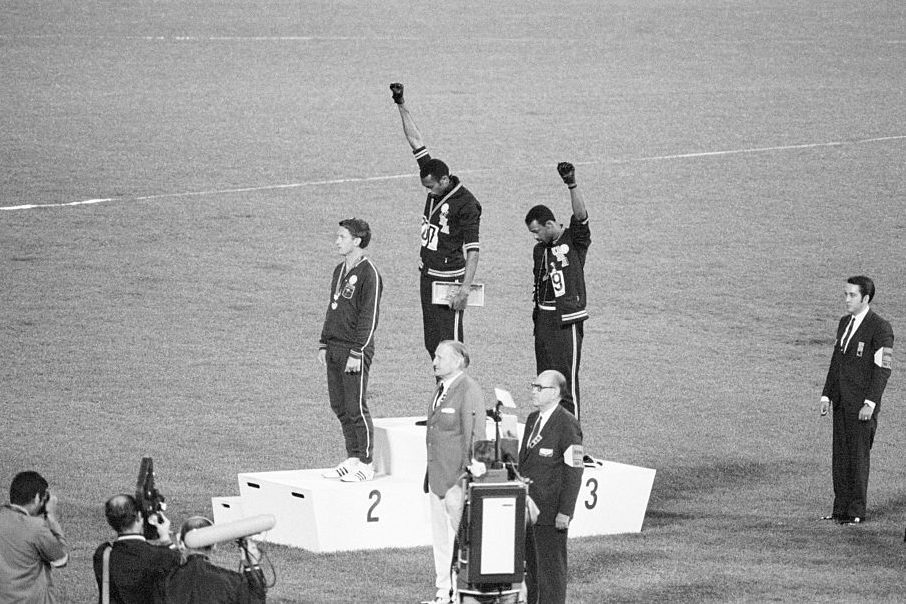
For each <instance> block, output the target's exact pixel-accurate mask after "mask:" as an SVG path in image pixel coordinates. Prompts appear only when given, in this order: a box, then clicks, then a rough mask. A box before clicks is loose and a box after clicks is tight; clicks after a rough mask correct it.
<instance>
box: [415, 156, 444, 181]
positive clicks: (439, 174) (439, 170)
mask: <svg viewBox="0 0 906 604" xmlns="http://www.w3.org/2000/svg"><path fill="white" fill-rule="evenodd" d="M419 176H421V177H422V178H428V177H429V176H432V177H433V178H434V180H437V181H439V180H440V179H441V178H443V177H444V176H450V168H449V167H447V164H445V163H444V162H442V161H440V160H439V159H434V158H431V159H429V160H428V161H426V162H425V165H423V166H422V169H421V170H419Z"/></svg>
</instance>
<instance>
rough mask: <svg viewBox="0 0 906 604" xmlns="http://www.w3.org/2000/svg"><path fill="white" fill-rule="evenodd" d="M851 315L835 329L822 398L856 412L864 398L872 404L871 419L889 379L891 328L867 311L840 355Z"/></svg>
mask: <svg viewBox="0 0 906 604" xmlns="http://www.w3.org/2000/svg"><path fill="white" fill-rule="evenodd" d="M850 316H851V315H845V316H843V317H842V318H841V319H840V324H839V325H838V326H837V339H836V341H835V342H834V352H833V355H832V356H831V362H830V368H829V369H828V371H827V379H826V380H825V382H824V390H823V391H822V393H821V394H822V396H826V397H827V398H829V399H830V400H831V401H833V403H834V407H835V408H837V409H839V408H841V407H840V406H842V409H843V410H844V411H849V412H858V411H859V408H860V407H862V405H863V403H864V402H865V399H868V400H870V401H872V402H874V403H875V411H874V416H873V417H877V415H878V412H879V411H880V410H881V396H882V395H883V394H884V387H885V386H887V379H888V378H889V377H890V366H891V356H892V350H893V329H892V328H891V327H890V323H889V322H887V321H886V320H884V319H882V318H881V317H880V316H879V315H877V314H875V312H874V311H873V310H871V309H869V310H868V313H867V314H866V315H865V318H864V319H862V324H861V325H859V329H857V330H856V331H855V332H854V333H853V334H852V336H851V337H850V340H849V345H848V346H847V348H846V352H845V353H844V352H843V351H842V350H840V342H841V340H842V339H843V334H844V332H845V331H846V326H847V324H848V323H849V319H850Z"/></svg>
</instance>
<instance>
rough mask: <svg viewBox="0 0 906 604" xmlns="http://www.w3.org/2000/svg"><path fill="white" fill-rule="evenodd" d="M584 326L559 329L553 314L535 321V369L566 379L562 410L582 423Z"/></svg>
mask: <svg viewBox="0 0 906 604" xmlns="http://www.w3.org/2000/svg"><path fill="white" fill-rule="evenodd" d="M583 334H584V329H583V328H582V323H571V324H569V325H566V326H562V327H561V326H560V317H559V316H558V313H557V311H554V310H539V311H538V312H537V313H536V317H535V365H536V369H537V370H538V373H541V372H542V371H547V370H548V369H554V370H556V371H559V372H560V373H562V374H563V377H565V378H566V394H564V396H563V398H562V399H561V400H560V404H561V405H563V407H564V408H565V409H566V410H567V411H569V412H570V413H572V414H573V415H575V416H576V419H579V420H581V419H582V418H581V417H580V415H579V413H580V409H581V408H580V406H579V362H580V361H581V360H582V337H583Z"/></svg>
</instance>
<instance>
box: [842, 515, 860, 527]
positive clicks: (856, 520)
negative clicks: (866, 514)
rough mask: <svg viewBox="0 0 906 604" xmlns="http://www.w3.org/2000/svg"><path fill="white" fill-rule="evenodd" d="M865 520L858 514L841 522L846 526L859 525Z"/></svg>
mask: <svg viewBox="0 0 906 604" xmlns="http://www.w3.org/2000/svg"><path fill="white" fill-rule="evenodd" d="M863 522H865V520H864V519H862V518H859V517H858V516H854V517H852V518H846V519H844V520H843V521H842V522H841V523H840V524H842V525H844V526H858V525H860V524H862V523H863Z"/></svg>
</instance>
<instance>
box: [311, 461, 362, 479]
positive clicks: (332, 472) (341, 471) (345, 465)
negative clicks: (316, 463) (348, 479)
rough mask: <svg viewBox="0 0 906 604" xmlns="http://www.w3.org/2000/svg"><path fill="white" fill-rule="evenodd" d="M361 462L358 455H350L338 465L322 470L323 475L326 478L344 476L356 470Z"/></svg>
mask: <svg viewBox="0 0 906 604" xmlns="http://www.w3.org/2000/svg"><path fill="white" fill-rule="evenodd" d="M360 463H361V462H360V461H359V458H358V457H350V458H348V459H346V460H345V461H343V462H342V463H341V464H339V465H338V466H337V467H335V468H331V469H329V470H325V471H323V472H321V476H323V477H324V478H343V477H344V476H346V475H348V474H349V473H350V472H355V471H356V469H357V468H358V466H359V464H360Z"/></svg>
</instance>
